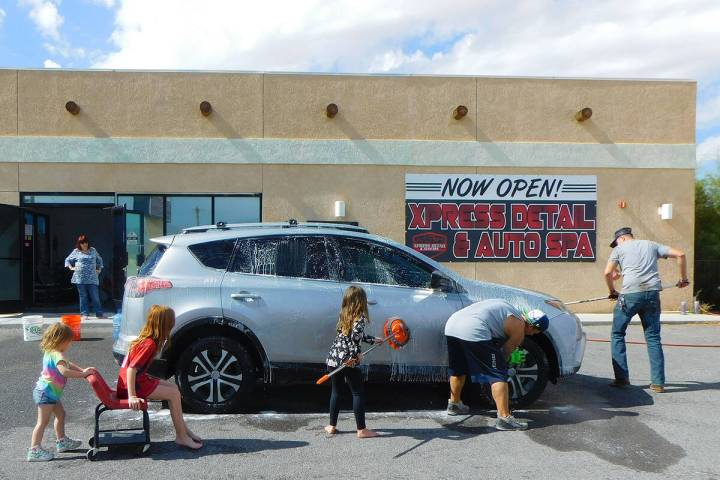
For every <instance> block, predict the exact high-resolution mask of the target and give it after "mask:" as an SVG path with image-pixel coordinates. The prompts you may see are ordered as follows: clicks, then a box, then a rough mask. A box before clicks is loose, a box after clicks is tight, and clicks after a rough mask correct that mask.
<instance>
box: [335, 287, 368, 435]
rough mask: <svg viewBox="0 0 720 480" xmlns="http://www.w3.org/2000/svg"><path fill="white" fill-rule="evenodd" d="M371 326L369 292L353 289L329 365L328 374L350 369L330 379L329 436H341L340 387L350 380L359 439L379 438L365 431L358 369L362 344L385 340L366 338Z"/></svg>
mask: <svg viewBox="0 0 720 480" xmlns="http://www.w3.org/2000/svg"><path fill="white" fill-rule="evenodd" d="M368 323H370V317H369V315H368V303H367V295H366V294H365V290H363V289H362V288H360V287H356V286H351V287H348V288H347V290H345V294H344V295H343V301H342V307H341V309H340V318H339V319H338V323H337V336H336V337H335V341H334V342H333V344H332V346H331V347H330V353H329V354H328V357H327V360H326V363H327V366H328V371H331V370H334V369H335V368H337V367H339V366H340V365H342V364H343V363H347V364H348V367H347V368H344V369H342V370H340V371H339V372H338V373H336V374H335V375H333V376H332V377H330V379H331V380H332V393H331V394H330V424H329V425H328V426H327V427H325V431H326V432H327V433H329V434H331V435H332V434H335V433H337V428H336V425H337V419H338V414H339V413H340V403H339V400H340V386H341V385H342V384H343V380H345V379H347V383H348V385H349V386H350V391H351V392H352V396H353V412H354V413H355V423H356V426H357V436H358V438H371V437H376V436H377V433H376V432H374V431H372V430H369V429H367V428H365V391H364V385H363V379H362V373H361V372H360V369H359V368H357V365H358V364H359V363H360V362H361V361H362V357H363V355H362V350H361V348H360V342H365V343H369V344H373V343H381V342H382V339H380V338H376V337H373V336H372V335H365V332H364V330H365V325H366V324H368Z"/></svg>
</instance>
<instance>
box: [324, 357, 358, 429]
mask: <svg viewBox="0 0 720 480" xmlns="http://www.w3.org/2000/svg"><path fill="white" fill-rule="evenodd" d="M345 379H347V383H348V385H349V386H350V391H351V392H352V397H353V413H355V423H356V424H357V429H358V430H364V429H365V386H364V384H363V379H362V373H361V372H360V369H359V368H354V367H353V368H349V367H347V368H343V369H342V370H340V371H339V372H338V373H336V374H335V375H333V376H332V377H330V380H332V393H331V394H330V425H332V426H333V427H334V426H336V425H337V420H338V414H339V413H340V388H341V387H342V384H343V383H344V382H343V380H345Z"/></svg>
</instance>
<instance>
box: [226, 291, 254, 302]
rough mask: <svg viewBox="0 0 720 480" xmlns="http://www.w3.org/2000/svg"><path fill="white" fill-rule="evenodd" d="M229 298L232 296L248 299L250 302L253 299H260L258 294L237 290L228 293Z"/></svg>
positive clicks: (233, 297) (234, 298)
mask: <svg viewBox="0 0 720 480" xmlns="http://www.w3.org/2000/svg"><path fill="white" fill-rule="evenodd" d="M230 298H232V299H233V300H249V301H251V302H252V301H254V300H258V299H260V295H256V294H254V293H250V292H239V293H232V294H230Z"/></svg>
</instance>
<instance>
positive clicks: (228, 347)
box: [175, 337, 255, 413]
mask: <svg viewBox="0 0 720 480" xmlns="http://www.w3.org/2000/svg"><path fill="white" fill-rule="evenodd" d="M175 378H176V381H177V384H178V386H179V388H180V393H181V394H182V399H183V403H184V404H185V405H186V406H187V407H188V409H189V410H192V411H194V412H198V413H233V412H237V411H238V410H240V409H241V408H242V407H243V406H244V405H246V404H248V403H249V400H250V398H249V396H250V394H251V392H252V391H253V389H254V388H255V366H254V364H253V361H252V357H251V356H250V354H249V353H248V351H247V350H246V349H245V347H244V346H243V345H241V344H240V343H239V342H237V341H236V340H233V339H231V338H227V337H206V338H200V339H198V340H196V341H194V342H193V343H191V344H190V346H188V347H187V348H186V349H185V350H184V351H183V353H182V354H181V355H180V358H179V359H178V363H177V368H176V371H175Z"/></svg>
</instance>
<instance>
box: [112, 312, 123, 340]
mask: <svg viewBox="0 0 720 480" xmlns="http://www.w3.org/2000/svg"><path fill="white" fill-rule="evenodd" d="M112 322H113V330H112V336H113V341H117V339H118V337H119V336H120V322H122V313H116V314H115V315H113V317H112Z"/></svg>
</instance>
